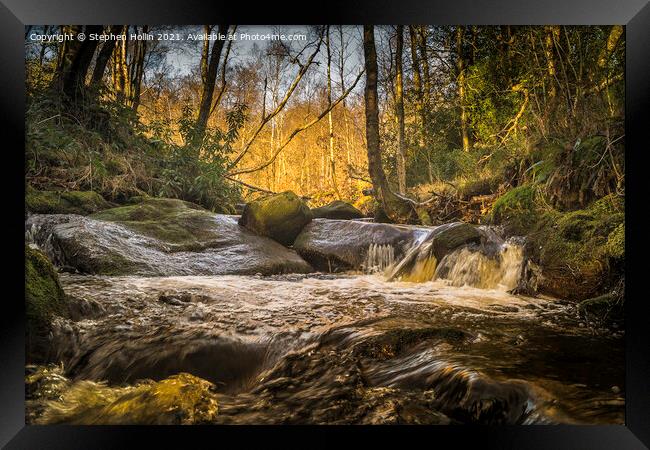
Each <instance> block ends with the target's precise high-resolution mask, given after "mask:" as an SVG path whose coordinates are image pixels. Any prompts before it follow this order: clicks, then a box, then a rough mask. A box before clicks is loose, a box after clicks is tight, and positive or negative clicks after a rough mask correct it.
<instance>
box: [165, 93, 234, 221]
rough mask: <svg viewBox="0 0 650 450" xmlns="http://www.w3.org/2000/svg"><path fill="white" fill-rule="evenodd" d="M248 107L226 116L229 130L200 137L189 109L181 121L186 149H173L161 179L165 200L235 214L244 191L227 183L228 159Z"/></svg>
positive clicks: (169, 150)
mask: <svg viewBox="0 0 650 450" xmlns="http://www.w3.org/2000/svg"><path fill="white" fill-rule="evenodd" d="M245 113H246V107H245V106H244V105H237V106H236V107H235V108H233V109H232V110H231V111H229V112H228V113H227V115H226V121H227V124H228V129H227V130H226V131H222V130H220V129H218V128H216V129H212V130H207V131H206V132H205V134H204V135H201V136H199V135H198V132H197V130H196V129H195V123H194V120H193V118H192V110H191V108H190V107H189V106H186V107H185V109H184V115H183V117H182V118H181V119H180V121H179V129H180V132H181V135H182V137H183V140H184V142H185V144H184V145H174V144H171V145H169V148H168V150H167V151H168V154H169V158H168V159H167V160H166V161H165V163H164V166H163V170H162V173H161V176H162V178H163V180H164V181H163V185H162V187H161V190H160V195H161V196H167V197H176V198H180V199H183V200H187V201H191V202H195V203H199V204H202V205H205V206H206V207H207V208H210V209H213V210H215V211H217V212H222V213H234V203H236V201H237V199H238V198H239V197H240V190H239V189H238V187H236V186H233V185H232V183H229V182H228V181H227V180H226V179H225V175H226V172H227V165H228V158H227V155H228V154H229V152H230V151H231V150H232V143H233V142H234V141H235V140H236V139H237V137H238V136H239V130H240V129H241V127H242V126H243V124H244V121H245V119H246V114H245Z"/></svg>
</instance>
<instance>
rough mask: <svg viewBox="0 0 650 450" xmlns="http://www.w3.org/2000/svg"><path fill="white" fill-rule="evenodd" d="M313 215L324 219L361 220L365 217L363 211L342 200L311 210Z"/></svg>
mask: <svg viewBox="0 0 650 450" xmlns="http://www.w3.org/2000/svg"><path fill="white" fill-rule="evenodd" d="M311 213H312V215H313V216H314V218H322V219H338V220H346V219H348V220H349V219H360V218H362V217H363V213H362V212H361V211H359V210H358V209H357V208H355V207H354V206H352V205H351V204H349V203H347V202H344V201H341V200H335V201H333V202H331V203H328V204H327V205H325V206H321V207H319V208H313V209H312V210H311Z"/></svg>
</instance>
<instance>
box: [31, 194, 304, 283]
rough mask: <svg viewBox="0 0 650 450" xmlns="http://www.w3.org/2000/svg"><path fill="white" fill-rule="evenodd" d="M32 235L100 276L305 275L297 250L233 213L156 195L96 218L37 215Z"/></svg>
mask: <svg viewBox="0 0 650 450" xmlns="http://www.w3.org/2000/svg"><path fill="white" fill-rule="evenodd" d="M27 234H28V239H32V240H33V241H34V242H36V243H37V244H38V245H39V246H40V247H41V248H43V249H44V251H45V252H46V253H47V254H48V255H49V256H50V258H52V260H53V261H54V262H55V263H56V264H57V265H59V266H69V267H74V268H75V269H76V270H78V271H79V272H81V273H90V274H100V275H148V276H159V275H217V274H254V273H262V274H264V275H269V274H277V273H306V272H310V271H311V270H312V268H311V266H310V265H309V264H308V263H306V262H305V261H304V260H303V259H302V258H300V256H298V254H297V253H296V252H294V251H293V250H290V249H287V248H285V247H283V246H282V245H280V244H278V243H277V242H275V241H273V240H271V239H268V238H265V237H261V236H257V235H255V234H253V233H251V232H250V231H248V230H246V229H245V228H243V227H241V226H239V225H238V224H237V220H236V218H235V217H232V216H225V215H219V214H213V213H211V212H210V211H207V210H204V209H202V208H201V207H199V206H196V205H193V204H191V203H187V202H183V201H181V200H171V199H149V200H145V201H143V202H141V203H138V204H136V205H130V206H123V207H120V208H113V209H110V210H106V211H103V212H101V213H98V214H94V215H92V216H90V217H83V216H78V215H62V214H55V215H34V216H31V217H30V218H29V219H28V220H27Z"/></svg>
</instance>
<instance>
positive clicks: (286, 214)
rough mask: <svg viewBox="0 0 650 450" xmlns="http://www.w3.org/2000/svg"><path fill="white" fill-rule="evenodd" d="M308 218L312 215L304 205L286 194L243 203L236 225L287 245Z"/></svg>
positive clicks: (293, 196) (296, 197)
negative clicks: (244, 204)
mask: <svg viewBox="0 0 650 450" xmlns="http://www.w3.org/2000/svg"><path fill="white" fill-rule="evenodd" d="M311 219H312V213H311V211H310V210H309V207H308V206H307V205H306V204H305V202H303V201H302V199H301V198H300V197H298V196H297V195H296V194H294V193H293V192H291V191H287V192H282V193H280V194H273V195H269V196H266V197H262V198H260V199H258V200H255V201H252V202H250V203H248V204H246V206H245V207H244V212H243V213H242V215H241V218H240V219H239V224H240V225H242V226H244V227H246V228H248V229H249V230H251V231H253V232H255V233H257V234H259V235H261V236H267V237H270V238H271V239H274V240H276V241H278V242H279V243H281V244H282V245H291V244H293V242H294V241H295V239H296V236H298V234H299V233H300V231H301V230H302V229H303V228H304V226H305V225H307V224H308V223H309V222H310V221H311Z"/></svg>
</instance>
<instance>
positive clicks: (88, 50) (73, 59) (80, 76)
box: [60, 25, 102, 103]
mask: <svg viewBox="0 0 650 450" xmlns="http://www.w3.org/2000/svg"><path fill="white" fill-rule="evenodd" d="M72 28H73V29H74V31H73V32H75V33H76V34H78V33H79V32H80V31H81V27H72ZM101 32H102V26H101V25H88V26H87V27H86V33H87V34H91V33H101ZM97 43H98V41H97V40H90V39H87V40H85V41H83V42H81V41H79V40H77V39H74V40H73V41H70V43H69V45H68V50H67V52H66V54H65V55H64V62H63V67H62V69H63V70H62V73H61V75H60V80H61V88H62V91H63V93H64V94H65V95H66V97H67V98H68V99H69V100H71V101H72V102H73V103H78V101H79V99H80V96H81V95H82V94H83V91H84V87H85V83H86V75H87V74H88V69H89V68H90V63H91V62H92V59H93V55H94V54H95V49H96V48H97Z"/></svg>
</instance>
